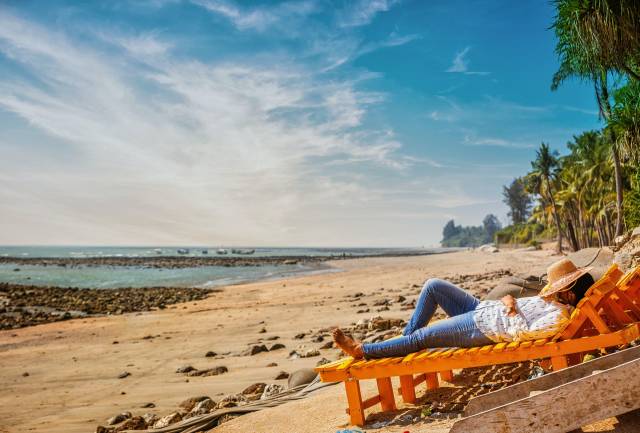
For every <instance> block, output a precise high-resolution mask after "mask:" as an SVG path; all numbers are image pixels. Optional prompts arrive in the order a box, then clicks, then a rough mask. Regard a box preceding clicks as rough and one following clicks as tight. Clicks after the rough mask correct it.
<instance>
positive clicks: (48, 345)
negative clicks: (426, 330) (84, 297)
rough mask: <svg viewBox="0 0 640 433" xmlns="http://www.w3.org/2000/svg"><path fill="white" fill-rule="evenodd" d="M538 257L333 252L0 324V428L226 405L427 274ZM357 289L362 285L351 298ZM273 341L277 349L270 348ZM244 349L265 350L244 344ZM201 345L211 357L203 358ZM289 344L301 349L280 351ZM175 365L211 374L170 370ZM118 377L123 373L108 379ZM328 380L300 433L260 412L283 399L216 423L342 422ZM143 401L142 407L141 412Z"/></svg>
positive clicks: (327, 354) (491, 271)
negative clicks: (309, 261) (320, 267)
mask: <svg viewBox="0 0 640 433" xmlns="http://www.w3.org/2000/svg"><path fill="white" fill-rule="evenodd" d="M550 260H553V258H552V257H551V256H550V254H548V253H546V252H544V251H542V252H540V251H537V252H500V253H495V254H487V253H481V252H476V251H462V252H458V253H453V254H436V255H428V256H413V257H396V258H381V257H376V258H366V259H353V260H345V261H342V260H341V261H339V262H337V263H339V264H340V267H341V268H342V269H343V271H342V272H337V273H324V274H318V275H301V276H296V277H294V278H286V279H280V280H277V281H261V282H254V283H250V284H241V285H237V286H234V287H233V290H223V291H221V292H214V293H210V294H209V296H207V297H206V298H204V299H202V300H197V301H189V302H184V303H179V304H174V305H170V306H167V308H165V309H161V310H160V309H159V310H152V311H148V312H138V313H131V314H123V315H105V316H94V317H86V318H81V319H75V320H66V321H61V322H55V323H48V324H43V325H38V326H30V327H26V328H21V329H12V330H5V331H0V340H2V341H3V342H4V344H1V345H0V386H2V387H3V389H4V390H5V392H4V393H3V394H2V395H0V425H3V426H7V427H6V428H5V430H6V432H11V433H13V432H22V431H26V430H29V429H32V430H37V431H41V432H46V433H54V432H62V431H64V432H65V433H80V432H86V431H94V430H95V429H96V426H97V425H105V423H106V420H107V419H108V418H110V417H112V416H114V415H116V414H118V413H121V412H124V411H131V412H132V413H133V414H134V416H142V415H143V414H145V413H151V414H155V415H157V416H158V417H163V416H166V415H167V414H170V413H173V412H176V410H178V411H180V410H182V409H179V405H180V403H181V402H183V401H184V400H186V399H188V398H190V397H194V396H209V397H210V398H211V399H212V400H214V401H215V402H217V403H219V404H227V403H228V402H229V401H230V400H229V398H231V397H230V396H234V395H236V394H237V393H239V392H241V391H242V390H243V389H245V388H248V387H250V386H252V385H255V384H256V383H267V384H277V385H280V386H284V387H285V388H286V384H287V379H282V378H280V377H283V376H282V375H281V374H280V373H282V372H285V373H286V374H291V373H293V372H295V371H297V370H299V369H303V368H312V367H314V366H315V365H316V364H317V363H318V362H319V361H321V360H322V359H323V358H325V359H328V360H333V359H336V358H338V357H339V356H340V354H339V351H338V350H337V349H335V348H333V347H331V345H329V344H328V343H329V342H330V337H329V336H328V333H327V332H326V331H325V330H326V329H329V328H330V327H332V326H342V327H349V326H353V325H354V324H356V323H357V322H359V321H360V320H361V319H364V320H371V318H372V317H376V316H382V317H383V318H384V320H399V319H401V320H407V319H408V317H409V315H410V313H411V308H412V307H411V304H412V302H414V301H415V299H416V296H417V294H418V293H419V290H420V287H421V285H422V283H423V282H424V281H425V279H427V278H430V277H440V278H448V279H452V280H455V281H459V284H460V286H462V287H463V288H466V289H468V290H470V291H471V292H472V293H477V294H482V293H486V291H488V290H489V289H490V288H491V287H493V286H494V285H495V284H496V282H497V281H498V279H499V278H500V277H501V275H504V272H505V271H510V272H514V273H517V272H529V271H531V270H532V269H533V268H542V269H544V267H545V266H546V264H547V263H548V262H549V261H550ZM357 293H362V295H361V296H360V295H359V296H358V297H359V299H358V300H356V299H355V298H354V295H355V294H357ZM401 296H402V297H404V298H406V299H405V300H401V298H400V297H401ZM360 304H366V305H360ZM300 335H302V337H299V338H298V336H300ZM276 344H279V345H282V346H284V347H280V348H279V349H277V348H276V347H279V346H276ZM256 345H258V346H260V345H266V346H267V347H268V349H269V350H267V351H266V352H258V353H252V351H249V352H247V351H248V350H249V349H252V348H253V347H254V346H256ZM274 346H276V347H274ZM210 351H211V352H214V353H215V355H213V356H211V357H207V356H205V355H206V354H208V353H209V352H210ZM294 352H295V353H298V354H301V355H304V356H300V357H297V356H292V355H290V354H291V353H294ZM183 366H192V367H193V368H195V369H196V370H198V371H220V372H221V373H220V374H216V375H211V376H207V375H202V376H187V375H185V374H183V373H177V372H176V371H177V370H178V369H179V367H183ZM221 367H225V368H221ZM279 372H280V373H279ZM123 373H129V374H128V375H124V376H126V377H123V378H119V377H120V376H123ZM277 378H278V379H277ZM338 388H339V387H330V389H329V390H328V391H327V393H326V394H324V395H327V396H328V395H329V394H330V393H333V392H335V395H334V394H331V396H332V397H331V398H330V399H329V400H326V402H327V404H326V406H327V407H325V408H323V410H322V411H321V412H318V409H317V407H315V405H312V404H311V401H309V402H308V403H307V402H301V404H303V405H305V404H306V405H308V406H309V407H308V410H309V412H308V413H307V412H305V413H301V414H300V418H301V419H305V420H306V421H305V428H304V429H300V428H297V429H296V428H295V427H292V426H289V424H287V423H286V422H281V421H278V418H271V416H270V415H269V413H272V414H277V413H279V412H278V410H280V409H281V411H284V412H286V411H287V406H286V405H285V406H283V407H281V408H276V409H273V410H272V409H269V410H268V411H265V412H264V413H262V412H259V413H257V414H255V416H254V415H253V414H252V415H244V416H242V417H240V418H238V419H236V420H233V421H230V422H229V424H228V427H218V429H221V431H225V429H228V428H232V427H233V426H234V425H235V426H237V427H238V428H239V430H238V431H255V432H263V431H264V432H269V433H270V432H273V431H279V432H280V431H281V432H283V433H286V432H293V431H302V430H304V431H308V432H312V433H315V432H318V433H321V432H326V431H335V430H338V429H340V428H341V427H342V426H343V425H344V423H345V421H346V416H345V415H344V405H345V402H344V396H343V395H342V393H341V392H337V391H341V390H340V389H338ZM318 397H319V398H322V395H319V396H318ZM221 402H223V403H221ZM149 403H153V406H154V407H146V408H143V407H144V406H147V405H148V404H149ZM305 407H307V406H305ZM34 408H37V409H38V410H37V411H36V412H34V411H33V409H34ZM272 411H273V412H272ZM264 417H267V418H269V419H268V420H267V421H266V424H265V427H264V428H262V427H260V426H259V425H258V424H256V422H259V420H260V419H262V418H264ZM224 425H225V426H226V425H227V423H225V424H224ZM297 427H300V426H299V425H298V426H297ZM368 430H369V429H368ZM405 430H406V429H405ZM0 431H3V430H1V429H0ZM214 431H218V430H214ZM374 431H381V432H382V431H384V432H387V431H400V432H402V431H404V430H390V429H381V430H374ZM3 433H5V431H3Z"/></svg>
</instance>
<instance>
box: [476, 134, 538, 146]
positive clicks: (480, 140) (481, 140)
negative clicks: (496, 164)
mask: <svg viewBox="0 0 640 433" xmlns="http://www.w3.org/2000/svg"><path fill="white" fill-rule="evenodd" d="M464 144H466V145H468V146H493V147H512V148H518V149H532V148H534V147H536V146H535V145H534V144H531V143H528V142H523V141H513V140H506V139H504V138H496V137H473V136H469V135H467V136H465V137H464Z"/></svg>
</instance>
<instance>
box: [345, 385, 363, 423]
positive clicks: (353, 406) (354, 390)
mask: <svg viewBox="0 0 640 433" xmlns="http://www.w3.org/2000/svg"><path fill="white" fill-rule="evenodd" d="M344 387H345V388H346V390H347V401H348V402H349V418H350V422H351V424H353V425H357V426H363V425H364V408H363V407H362V394H361V393H360V382H358V381H357V380H347V381H345V383H344Z"/></svg>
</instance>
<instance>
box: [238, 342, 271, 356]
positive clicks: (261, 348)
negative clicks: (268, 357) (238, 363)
mask: <svg viewBox="0 0 640 433" xmlns="http://www.w3.org/2000/svg"><path fill="white" fill-rule="evenodd" d="M268 351H269V349H267V346H265V345H264V344H256V345H253V346H251V347H250V348H248V349H246V350H245V351H243V352H242V353H241V354H240V356H253V355H257V354H258V353H260V352H268Z"/></svg>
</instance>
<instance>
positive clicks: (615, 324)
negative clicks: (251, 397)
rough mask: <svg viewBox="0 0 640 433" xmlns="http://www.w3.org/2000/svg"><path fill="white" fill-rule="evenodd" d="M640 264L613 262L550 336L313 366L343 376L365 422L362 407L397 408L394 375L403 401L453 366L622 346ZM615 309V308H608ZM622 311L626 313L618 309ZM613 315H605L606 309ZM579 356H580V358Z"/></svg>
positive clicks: (634, 326)
mask: <svg viewBox="0 0 640 433" xmlns="http://www.w3.org/2000/svg"><path fill="white" fill-rule="evenodd" d="M639 294H640V267H639V268H636V269H635V270H633V271H631V272H630V273H628V274H627V275H624V276H623V275H622V272H620V270H619V269H618V268H617V266H615V265H613V266H612V267H611V268H610V269H609V270H608V271H607V273H605V275H604V276H603V277H602V278H601V279H600V280H598V281H597V282H596V283H595V284H594V285H593V286H592V287H591V288H590V289H589V290H588V291H587V294H586V295H585V298H583V299H582V300H581V301H580V303H579V304H578V306H577V307H576V309H575V311H574V312H573V314H572V316H571V320H570V321H569V323H568V324H567V325H566V326H565V328H564V329H562V330H560V331H559V332H558V334H556V336H555V337H554V338H547V339H541V340H535V341H523V342H513V343H497V344H493V345H488V346H484V347H472V348H436V349H427V350H423V351H420V352H416V353H411V354H409V355H407V356H405V357H396V358H383V359H374V360H354V359H353V358H351V357H349V358H345V359H341V360H338V361H335V362H332V363H329V364H325V365H322V366H319V367H316V369H315V370H316V371H317V372H318V373H319V375H320V379H321V380H322V381H323V382H344V384H345V390H346V395H347V402H348V409H347V413H348V414H349V417H350V422H351V424H353V425H358V426H363V425H364V422H365V416H364V410H365V409H367V408H370V407H372V406H375V405H376V404H378V403H379V404H380V406H381V409H382V411H391V410H395V409H396V402H395V398H394V392H393V391H394V389H393V384H392V380H391V379H392V377H398V378H399V382H400V387H399V389H398V392H399V393H400V394H401V395H402V399H403V401H404V402H405V403H409V404H413V403H415V401H416V393H415V388H416V386H417V385H419V384H421V383H422V382H426V386H427V389H435V388H437V387H438V386H439V380H444V381H451V380H452V377H453V373H452V372H453V370H454V369H462V368H472V367H482V366H489V365H498V364H508V363H513V362H522V361H528V360H534V359H548V360H550V364H551V366H552V368H553V370H560V369H563V368H566V367H568V366H569V365H570V363H571V360H572V359H573V358H575V356H574V357H572V356H571V355H580V354H583V353H585V352H592V351H594V350H598V349H606V348H611V347H619V346H624V345H627V344H628V343H630V342H631V341H633V340H635V339H637V338H639V337H640V322H639V320H640V315H636V312H637V313H638V314H640V302H639V299H638V298H639ZM612 311H613V313H612ZM622 313H624V314H622ZM610 314H611V315H612V316H613V317H609V315H610ZM579 359H580V360H581V358H579ZM365 379H375V380H376V384H377V388H378V394H377V395H375V396H373V397H370V398H367V399H363V398H362V392H361V389H360V381H361V380H365Z"/></svg>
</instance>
